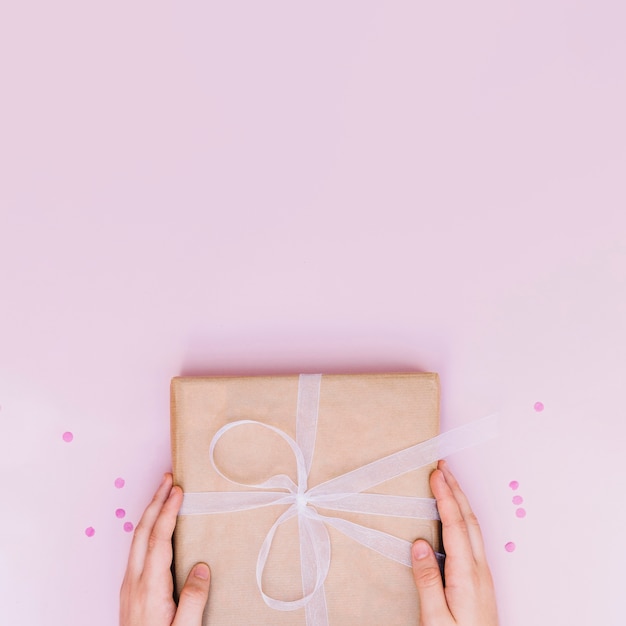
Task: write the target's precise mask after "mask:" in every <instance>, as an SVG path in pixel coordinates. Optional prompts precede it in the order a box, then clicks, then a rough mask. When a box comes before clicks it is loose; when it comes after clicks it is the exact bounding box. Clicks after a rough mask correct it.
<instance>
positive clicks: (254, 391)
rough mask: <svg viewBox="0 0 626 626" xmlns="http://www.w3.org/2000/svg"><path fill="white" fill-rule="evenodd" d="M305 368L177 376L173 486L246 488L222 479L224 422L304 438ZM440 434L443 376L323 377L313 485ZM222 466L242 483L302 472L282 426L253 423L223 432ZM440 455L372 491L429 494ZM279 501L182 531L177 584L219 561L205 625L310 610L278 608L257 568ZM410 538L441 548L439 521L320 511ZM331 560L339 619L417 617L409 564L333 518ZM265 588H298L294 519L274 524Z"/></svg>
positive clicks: (288, 591) (296, 620) (330, 592)
mask: <svg viewBox="0 0 626 626" xmlns="http://www.w3.org/2000/svg"><path fill="white" fill-rule="evenodd" d="M297 396H298V376H297V375H293V376H259V377H218V378H215V377H179V378H174V379H173V380H172V386H171V417H172V420H171V436H172V465H173V473H174V484H177V485H180V486H181V487H182V489H183V491H185V492H202V491H238V490H246V489H245V488H244V487H241V488H239V487H238V486H236V485H233V484H232V483H230V482H228V481H226V480H225V479H224V478H222V477H220V476H219V475H218V474H217V473H216V472H215V470H214V469H213V468H212V467H211V464H210V462H209V445H210V442H211V439H212V438H213V436H214V434H215V433H216V431H217V430H218V429H219V428H221V427H222V426H224V425H226V424H229V423H232V422H235V421H237V420H241V419H251V420H258V421H260V422H264V423H266V424H270V425H272V426H275V427H277V428H280V429H282V430H283V431H285V432H286V433H287V434H288V435H290V436H291V437H292V438H294V439H295V438H296V433H295V424H296V406H297ZM438 433H439V377H438V376H437V374H432V373H426V374H421V373H420V374H416V373H410V374H365V375H324V376H323V377H322V382H321V391H320V403H319V416H318V427H317V438H316V442H315V451H314V454H313V463H312V467H311V472H310V475H309V487H313V486H315V485H317V484H319V483H322V482H324V481H326V480H329V479H331V478H333V477H335V476H338V475H340V474H343V473H345V472H348V471H350V470H352V469H355V468H357V467H361V466H363V465H365V464H367V463H370V462H372V461H375V460H377V459H379V458H381V457H383V456H386V455H389V454H392V453H394V452H397V451H399V450H402V449H404V448H407V447H409V446H411V445H414V444H417V443H420V442H422V441H425V440H426V439H430V438H431V437H434V436H436V435H437V434H438ZM215 460H216V463H217V464H218V467H220V469H221V470H222V471H223V472H224V473H225V474H226V475H227V476H229V477H230V478H232V479H234V480H236V481H238V482H241V483H258V482H261V481H263V480H266V479H267V478H269V477H270V476H272V475H275V474H281V473H284V474H287V475H290V476H291V477H292V479H294V480H295V460H294V457H293V453H292V452H291V450H290V449H289V447H288V446H287V444H286V443H285V442H284V441H283V440H282V439H281V438H280V437H279V436H278V435H276V434H275V433H272V432H271V431H269V430H267V429H265V428H261V427H259V426H254V425H251V426H246V427H241V428H236V429H233V430H232V431H229V432H228V433H226V434H225V435H224V437H223V439H222V440H221V441H220V442H219V443H218V445H217V447H216V450H215ZM434 468H435V464H432V465H430V466H426V467H423V468H421V469H419V470H415V471H412V472H409V473H407V474H405V475H403V476H400V477H397V478H394V479H393V480H390V481H387V482H386V483H382V484H380V485H378V486H377V487H374V488H373V489H371V490H369V491H370V492H371V493H385V494H394V495H405V496H417V497H427V498H431V497H432V493H431V491H430V487H429V476H430V473H431V472H432V470H433V469H434ZM287 508H288V507H287V506H285V505H273V506H268V507H264V508H258V509H253V510H248V511H237V512H233V513H215V514H209V515H185V516H180V517H179V518H178V523H177V526H176V531H175V533H174V567H175V586H176V590H180V589H181V588H182V586H183V583H184V581H185V579H186V577H187V575H188V573H189V571H190V569H191V567H192V566H193V565H194V564H195V563H197V562H198V561H205V562H206V563H208V564H209V565H210V567H211V591H210V595H209V602H208V604H207V608H206V610H205V613H204V621H203V625H204V626H208V625H209V624H210V626H223V625H228V626H233V625H241V626H250V625H251V624H255V625H264V624H267V625H272V626H282V625H286V624H289V625H303V626H304V624H305V615H304V609H303V608H301V609H297V610H295V611H278V610H275V609H273V608H270V607H268V606H267V605H266V604H265V603H264V601H263V598H262V597H261V595H260V593H259V590H258V587H257V584H256V578H255V575H256V574H255V572H256V561H257V556H258V553H259V549H260V547H261V544H262V542H263V540H264V538H265V536H266V534H267V532H268V530H269V529H270V527H271V526H272V524H273V523H274V522H275V521H276V519H277V517H278V516H279V515H280V514H281V513H282V512H283V511H285V510H286V509H287ZM319 512H320V513H322V514H325V515H330V516H333V515H334V516H338V517H343V518H345V519H348V520H350V521H353V522H356V523H359V524H362V525H364V526H369V527H371V528H375V529H377V530H381V531H383V532H387V533H389V534H392V535H396V536H398V537H401V538H403V539H406V540H407V541H414V540H415V539H417V538H418V537H423V538H426V539H427V540H428V541H429V542H430V543H431V544H432V545H433V546H434V548H435V550H437V551H441V540H440V524H439V522H437V521H427V520H414V519H407V518H400V517H386V516H380V515H366V514H357V513H347V512H339V511H330V510H327V509H322V508H320V509H319ZM329 532H330V535H331V550H332V554H331V565H330V571H329V574H328V577H327V579H326V582H325V584H324V589H325V593H326V602H327V605H328V615H329V622H330V624H331V625H342V626H343V625H350V624H355V625H356V624H358V625H359V626H366V625H372V626H373V625H376V626H380V624H386V625H389V626H391V625H395V624H397V625H402V626H405V625H407V624H417V623H418V598H417V593H416V590H415V587H414V584H413V579H412V573H411V570H410V569H409V568H408V567H406V566H403V565H401V564H399V563H396V562H394V561H391V560H389V559H387V558H385V557H383V556H382V555H380V554H378V553H376V552H374V551H372V550H369V549H368V548H366V547H364V546H362V545H360V544H358V543H356V542H355V541H353V540H351V539H349V538H348V537H346V536H345V535H343V534H342V533H339V532H338V531H336V530H335V529H334V528H329ZM263 587H264V591H265V592H266V593H268V594H269V595H270V596H273V597H276V598H279V599H282V600H295V599H297V598H300V597H302V583H301V575H300V556H299V539H298V524H297V519H296V518H294V519H292V520H289V521H288V522H287V523H285V524H284V525H283V526H281V527H280V529H279V530H278V532H277V534H276V537H275V540H274V543H273V545H272V550H271V553H270V555H269V559H268V563H267V567H266V570H265V574H264V578H263Z"/></svg>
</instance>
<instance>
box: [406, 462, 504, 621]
mask: <svg viewBox="0 0 626 626" xmlns="http://www.w3.org/2000/svg"><path fill="white" fill-rule="evenodd" d="M430 486H431V488H432V490H433V493H434V495H435V498H436V499H437V507H438V508H439V515H440V516H441V525H442V532H443V544H444V546H445V550H446V564H445V568H444V574H445V579H446V585H445V588H444V586H443V581H442V579H441V573H440V571H439V565H438V564H437V559H436V557H435V553H434V552H433V549H432V548H431V547H430V545H429V544H428V542H427V541H424V540H423V539H418V540H417V541H416V542H415V543H414V544H413V549H412V550H411V555H412V560H413V577H414V579H415V586H416V587H417V592H418V594H419V599H420V622H421V625H422V626H497V625H498V613H497V609H496V598H495V590H494V587H493V580H492V579H491V573H490V571H489V566H488V565H487V559H486V557H485V550H484V546H483V538H482V534H481V532H480V526H479V525H478V520H477V519H476V516H475V515H474V513H473V512H472V509H471V508H470V505H469V502H468V500H467V497H466V496H465V494H464V493H463V492H462V491H461V488H460V487H459V483H458V482H457V481H456V479H455V478H454V476H453V475H452V473H451V472H450V469H449V468H448V465H447V464H446V462H445V461H439V465H438V469H436V470H435V471H434V472H433V473H432V474H431V477H430Z"/></svg>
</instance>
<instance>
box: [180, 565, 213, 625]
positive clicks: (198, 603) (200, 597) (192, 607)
mask: <svg viewBox="0 0 626 626" xmlns="http://www.w3.org/2000/svg"><path fill="white" fill-rule="evenodd" d="M210 584H211V570H210V569H209V566H208V565H207V564H206V563H196V565H194V567H193V568H192V569H191V572H189V576H187V580H186V582H185V586H184V587H183V588H182V589H181V591H180V596H179V600H178V609H177V610H176V617H175V618H174V621H173V622H172V626H201V624H202V613H203V612H204V607H205V606H206V602H207V599H208V597H209V586H210Z"/></svg>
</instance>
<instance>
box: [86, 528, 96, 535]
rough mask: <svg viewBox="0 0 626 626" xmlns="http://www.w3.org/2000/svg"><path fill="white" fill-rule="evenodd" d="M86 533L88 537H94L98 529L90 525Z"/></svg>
mask: <svg viewBox="0 0 626 626" xmlns="http://www.w3.org/2000/svg"><path fill="white" fill-rule="evenodd" d="M85 534H86V535H87V537H93V536H94V535H95V534H96V531H95V529H94V527H93V526H90V527H89V528H85Z"/></svg>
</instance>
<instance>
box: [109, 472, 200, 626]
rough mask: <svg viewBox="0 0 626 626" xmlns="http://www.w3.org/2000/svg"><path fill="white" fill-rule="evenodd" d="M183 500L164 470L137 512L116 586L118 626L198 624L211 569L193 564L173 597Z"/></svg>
mask: <svg viewBox="0 0 626 626" xmlns="http://www.w3.org/2000/svg"><path fill="white" fill-rule="evenodd" d="M182 501H183V492H182V489H181V488H180V487H172V475H171V474H165V475H164V477H163V481H162V482H161V485H160V487H159V488H158V490H157V492H156V493H155V495H154V498H153V499H152V502H150V504H149V505H148V508H147V509H146V510H145V512H144V514H143V515H142V517H141V520H140V522H139V524H137V528H136V529H135V535H134V537H133V542H132V545H131V548H130V555H129V557H128V566H127V568H126V574H125V576H124V581H123V582H122V588H121V590H120V626H201V624H202V613H203V611H204V607H205V605H206V602H207V599H208V597H209V585H210V582H211V573H210V570H209V566H208V565H207V564H206V563H196V565H194V566H193V567H192V568H191V572H189V576H188V577H187V581H186V583H185V585H184V587H183V588H182V589H181V592H180V599H179V602H178V607H177V606H176V603H175V602H174V597H173V591H174V582H173V580H172V573H171V570H170V566H171V563H172V554H173V553H172V534H173V532H174V527H175V526H176V516H177V515H178V511H179V509H180V506H181V504H182Z"/></svg>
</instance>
